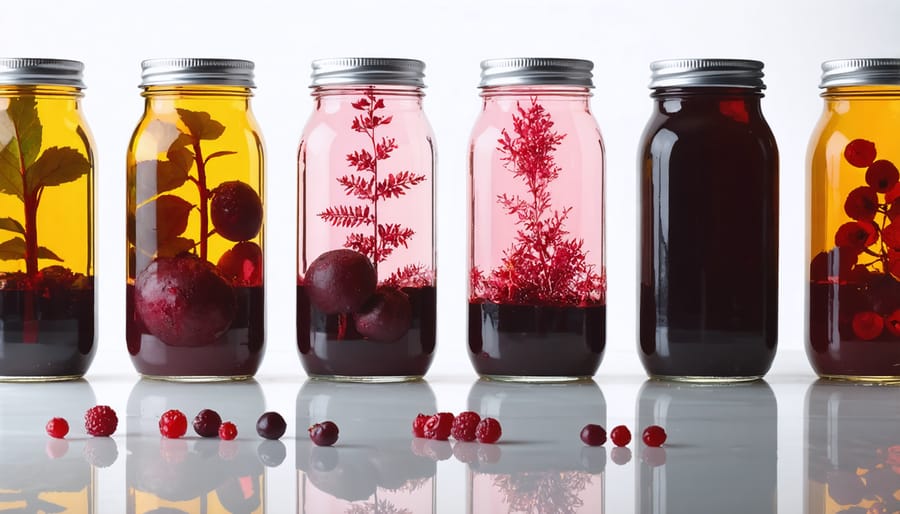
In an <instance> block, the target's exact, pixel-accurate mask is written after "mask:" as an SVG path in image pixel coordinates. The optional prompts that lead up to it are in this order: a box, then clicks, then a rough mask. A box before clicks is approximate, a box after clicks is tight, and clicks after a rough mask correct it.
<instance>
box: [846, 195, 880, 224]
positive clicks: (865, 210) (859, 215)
mask: <svg viewBox="0 0 900 514" xmlns="http://www.w3.org/2000/svg"><path fill="white" fill-rule="evenodd" d="M844 212H845V213H847V216H850V217H851V218H853V219H855V220H857V221H872V220H873V219H875V214H877V213H878V193H877V191H876V190H875V189H873V188H871V187H857V188H856V189H854V190H853V191H850V194H848V195H847V200H846V201H844Z"/></svg>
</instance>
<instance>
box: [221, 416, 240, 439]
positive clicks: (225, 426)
mask: <svg viewBox="0 0 900 514" xmlns="http://www.w3.org/2000/svg"><path fill="white" fill-rule="evenodd" d="M237 435H238V430H237V427H236V426H234V423H232V422H230V421H226V422H224V423H222V424H221V425H220V426H219V439H223V440H225V441H231V440H234V438H236V437H237Z"/></svg>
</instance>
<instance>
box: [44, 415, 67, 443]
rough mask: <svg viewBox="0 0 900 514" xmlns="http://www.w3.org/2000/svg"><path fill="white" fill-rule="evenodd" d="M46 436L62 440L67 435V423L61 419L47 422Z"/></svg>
mask: <svg viewBox="0 0 900 514" xmlns="http://www.w3.org/2000/svg"><path fill="white" fill-rule="evenodd" d="M46 428H47V435H49V436H50V437H53V438H54V439H62V438H63V437H65V436H66V434H68V433H69V422H68V421H66V420H65V419H63V418H53V419H51V420H50V421H48V422H47V427H46Z"/></svg>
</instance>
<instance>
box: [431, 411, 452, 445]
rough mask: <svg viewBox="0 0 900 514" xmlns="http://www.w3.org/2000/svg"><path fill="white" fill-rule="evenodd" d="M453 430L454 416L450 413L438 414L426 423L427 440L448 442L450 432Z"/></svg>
mask: <svg viewBox="0 0 900 514" xmlns="http://www.w3.org/2000/svg"><path fill="white" fill-rule="evenodd" d="M452 428H453V414H450V413H449V412H438V413H437V414H435V415H434V416H431V418H429V419H428V421H426V422H425V438H426V439H437V440H438V441H446V440H447V439H449V438H450V431H451V429H452Z"/></svg>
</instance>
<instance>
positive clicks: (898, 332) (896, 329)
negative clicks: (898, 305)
mask: <svg viewBox="0 0 900 514" xmlns="http://www.w3.org/2000/svg"><path fill="white" fill-rule="evenodd" d="M884 328H886V329H887V330H888V332H890V333H891V335H892V336H894V337H900V309H897V310H895V311H894V312H892V313H891V314H890V315H889V316H888V317H887V318H886V319H885V320H884Z"/></svg>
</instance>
